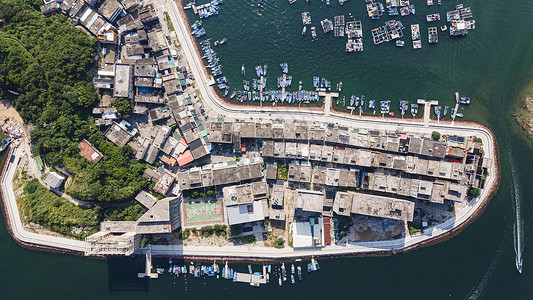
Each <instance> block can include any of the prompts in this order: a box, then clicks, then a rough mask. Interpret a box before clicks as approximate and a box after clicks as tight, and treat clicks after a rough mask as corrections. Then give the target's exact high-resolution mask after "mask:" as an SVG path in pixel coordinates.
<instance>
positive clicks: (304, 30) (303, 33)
mask: <svg viewBox="0 0 533 300" xmlns="http://www.w3.org/2000/svg"><path fill="white" fill-rule="evenodd" d="M306 32H307V26H304V28H303V29H302V35H305V33H306Z"/></svg>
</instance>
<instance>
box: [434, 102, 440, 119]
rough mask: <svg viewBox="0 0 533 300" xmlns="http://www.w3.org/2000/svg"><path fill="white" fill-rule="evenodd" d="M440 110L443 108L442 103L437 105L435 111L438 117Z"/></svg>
mask: <svg viewBox="0 0 533 300" xmlns="http://www.w3.org/2000/svg"><path fill="white" fill-rule="evenodd" d="M440 110H441V106H440V105H438V106H435V109H434V112H435V116H437V118H440Z"/></svg>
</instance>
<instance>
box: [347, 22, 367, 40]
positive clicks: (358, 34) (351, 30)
mask: <svg viewBox="0 0 533 300" xmlns="http://www.w3.org/2000/svg"><path fill="white" fill-rule="evenodd" d="M346 35H347V36H348V39H354V38H363V25H362V23H361V21H351V22H347V23H346Z"/></svg>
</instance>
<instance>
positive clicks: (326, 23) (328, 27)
mask: <svg viewBox="0 0 533 300" xmlns="http://www.w3.org/2000/svg"><path fill="white" fill-rule="evenodd" d="M320 25H322V30H323V31H324V33H328V32H330V31H332V30H333V22H331V20H329V19H324V20H322V21H320Z"/></svg>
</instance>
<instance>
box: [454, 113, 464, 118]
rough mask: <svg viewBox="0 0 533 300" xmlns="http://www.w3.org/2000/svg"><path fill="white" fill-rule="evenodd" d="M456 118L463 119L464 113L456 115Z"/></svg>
mask: <svg viewBox="0 0 533 300" xmlns="http://www.w3.org/2000/svg"><path fill="white" fill-rule="evenodd" d="M455 116H456V117H457V118H462V117H463V114H462V113H456V114H455Z"/></svg>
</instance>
